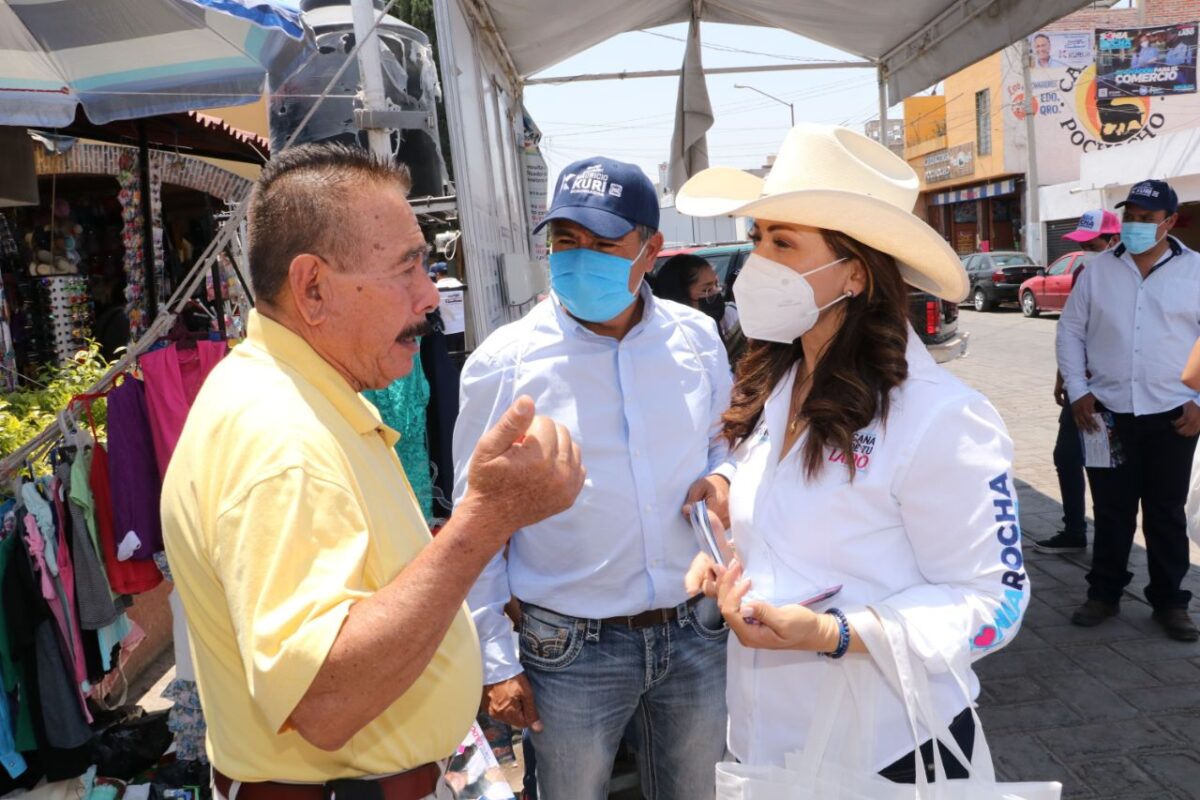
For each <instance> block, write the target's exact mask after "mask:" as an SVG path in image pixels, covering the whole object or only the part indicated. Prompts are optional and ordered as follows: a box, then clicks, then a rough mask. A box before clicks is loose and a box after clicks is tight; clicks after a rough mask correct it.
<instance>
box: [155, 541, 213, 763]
mask: <svg viewBox="0 0 1200 800" xmlns="http://www.w3.org/2000/svg"><path fill="white" fill-rule="evenodd" d="M154 561H155V563H156V564H158V568H159V569H160V570H162V573H163V577H165V578H166V579H167V580H168V581H170V582H172V583H174V582H175V580H174V578H173V577H172V576H171V565H170V564H169V563H168V562H167V556H166V553H158V554H157V555H155V557H154ZM168 602H169V603H170V604H171V621H172V628H171V629H172V632H173V634H174V641H175V680H173V681H171V682H170V683H169V684H167V688H166V689H164V690H163V693H162V696H163V697H164V698H166V699H167V700H170V701H172V703H173V705H172V706H171V711H170V714H169V715H168V719H167V727H168V728H170V730H171V733H172V734H174V736H175V757H176V758H177V759H179V760H180V761H203V762H206V763H207V762H208V755H207V753H206V752H205V749H204V737H205V735H206V734H207V732H208V724H207V723H206V722H205V720H204V709H203V708H201V706H200V692H199V690H198V689H197V688H196V668H195V666H194V665H193V664H192V648H191V642H190V641H189V639H188V629H187V615H186V614H185V613H184V609H183V601H182V600H181V599H180V598H179V591H178V590H176V589H174V588H172V589H171V595H170V597H169V598H168Z"/></svg>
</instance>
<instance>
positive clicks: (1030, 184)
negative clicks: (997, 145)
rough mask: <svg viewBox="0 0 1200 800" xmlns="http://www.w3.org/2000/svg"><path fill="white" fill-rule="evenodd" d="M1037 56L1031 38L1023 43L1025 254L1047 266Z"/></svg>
mask: <svg viewBox="0 0 1200 800" xmlns="http://www.w3.org/2000/svg"><path fill="white" fill-rule="evenodd" d="M1032 59H1033V54H1032V51H1031V50H1030V47H1029V39H1025V40H1023V41H1022V42H1021V77H1022V79H1023V80H1024V82H1025V139H1026V146H1025V153H1026V156H1027V161H1028V162H1029V163H1028V166H1027V167H1026V168H1025V237H1024V238H1025V242H1024V244H1025V251H1026V252H1027V253H1028V254H1029V257H1030V258H1032V259H1033V260H1034V262H1036V263H1038V264H1045V263H1046V252H1045V250H1046V248H1045V242H1044V241H1043V239H1042V220H1041V216H1042V215H1041V210H1040V209H1039V207H1038V171H1037V120H1036V112H1037V106H1036V104H1035V102H1034V99H1033V80H1032V79H1031V78H1030V75H1029V65H1030V63H1031V62H1032Z"/></svg>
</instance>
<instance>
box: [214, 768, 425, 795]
mask: <svg viewBox="0 0 1200 800" xmlns="http://www.w3.org/2000/svg"><path fill="white" fill-rule="evenodd" d="M441 776H442V771H441V770H440V769H438V766H437V765H436V764H424V765H422V766H420V767H417V768H416V769H410V770H408V771H407V772H401V773H400V774H399V775H389V776H388V777H386V778H368V779H362V780H342V781H330V782H329V783H324V784H321V783H277V782H275V781H262V782H256V783H242V784H241V785H240V786H239V787H238V792H237V797H236V800H357V798H356V796H359V797H363V798H366V797H374V798H375V799H376V800H424V798H426V797H428V796H430V795H432V794H433V793H434V792H436V791H437V783H438V780H439V779H440V778H441ZM213 785H214V786H216V788H217V791H218V792H219V793H220V794H221V796H222V797H224V798H225V800H235V798H233V797H232V796H231V795H230V792H232V791H233V779H232V778H230V777H228V776H226V775H223V774H221V773H220V772H218V771H217V769H216V768H215V767H214V768H213ZM360 790H361V791H360Z"/></svg>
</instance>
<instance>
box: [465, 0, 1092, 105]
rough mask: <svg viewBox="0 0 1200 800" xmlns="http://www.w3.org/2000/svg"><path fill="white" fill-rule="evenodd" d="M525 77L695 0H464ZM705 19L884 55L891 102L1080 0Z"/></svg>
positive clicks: (935, 3) (1003, 0)
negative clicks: (774, 30) (491, 28)
mask: <svg viewBox="0 0 1200 800" xmlns="http://www.w3.org/2000/svg"><path fill="white" fill-rule="evenodd" d="M463 3H464V5H466V6H473V7H474V9H475V11H476V12H477V13H478V14H479V15H480V16H482V17H483V18H484V19H485V20H488V22H489V23H494V27H495V31H496V41H495V42H494V43H495V44H496V45H497V47H498V48H499V49H500V50H501V52H502V53H506V54H507V57H508V59H509V61H510V63H511V65H512V67H513V69H514V71H515V72H516V76H514V77H519V78H527V77H529V76H531V75H533V74H534V73H537V72H540V71H542V70H544V69H547V68H548V67H552V66H554V65H555V64H557V63H559V62H560V61H563V60H564V59H567V58H569V57H571V56H573V55H575V54H576V53H580V52H582V51H584V50H586V49H588V48H589V47H591V46H593V45H596V44H599V43H600V42H603V41H605V40H606V39H609V38H611V37H613V36H616V35H617V34H620V33H625V32H627V31H635V30H641V29H643V28H653V27H656V26H658V25H667V24H670V23H676V22H688V21H689V20H691V19H692V16H693V0H656V2H646V1H645V0H586V2H582V1H581V0H574V1H573V2H564V0H463ZM699 5H700V14H699V18H700V20H701V21H703V22H723V23H731V24H738V25H757V26H761V27H772V28H782V29H784V30H788V31H791V32H793V33H796V34H799V35H801V36H804V37H807V38H809V39H813V40H815V41H818V42H821V43H823V44H827V45H829V46H830V47H836V48H837V49H839V50H843V51H845V52H847V53H853V54H855V55H858V56H861V57H863V58H866V59H870V60H871V61H875V62H877V63H879V65H880V67H881V70H882V73H883V76H884V77H885V79H886V80H887V83H888V93H889V95H890V96H891V97H892V98H894V99H895V100H899V99H900V98H903V97H907V96H909V95H912V94H915V93H917V92H919V91H921V90H923V89H926V88H928V87H930V86H932V85H934V84H935V83H937V82H938V81H940V80H942V79H943V78H945V77H946V76H947V75H951V74H953V73H955V72H957V71H958V70H960V69H962V68H963V67H965V66H967V65H969V64H973V63H975V62H976V61H978V60H979V59H981V58H983V57H984V56H987V55H989V54H991V53H994V52H996V51H997V50H999V49H1001V48H1002V47H1006V46H1007V45H1010V44H1012V43H1013V42H1016V41H1018V40H1020V39H1021V38H1023V37H1025V36H1028V35H1029V34H1031V33H1033V32H1034V31H1036V30H1038V29H1039V28H1041V27H1043V26H1044V25H1046V24H1047V23H1049V22H1051V21H1053V20H1056V19H1058V18H1060V17H1063V16H1065V15H1067V14H1069V13H1071V12H1072V11H1075V10H1077V9H1079V8H1081V7H1082V6H1085V5H1088V4H1087V3H1085V2H1081V1H1080V0H891V1H890V2H875V3H866V2H863V0H703V2H702V3H700V4H699Z"/></svg>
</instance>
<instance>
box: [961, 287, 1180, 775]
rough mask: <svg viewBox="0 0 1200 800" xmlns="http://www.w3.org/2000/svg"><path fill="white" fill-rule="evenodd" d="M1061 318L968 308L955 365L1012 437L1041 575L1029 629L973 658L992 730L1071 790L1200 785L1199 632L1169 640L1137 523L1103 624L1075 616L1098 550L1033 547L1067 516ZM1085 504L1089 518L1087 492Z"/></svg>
mask: <svg viewBox="0 0 1200 800" xmlns="http://www.w3.org/2000/svg"><path fill="white" fill-rule="evenodd" d="M1056 324H1057V317H1056V316H1046V317H1042V318H1038V319H1026V318H1024V317H1023V316H1022V315H1021V313H1020V312H1019V311H1015V310H1006V309H1001V310H999V311H996V312H991V313H984V314H980V313H977V312H975V311H971V310H964V311H963V312H962V315H961V316H960V318H959V328H960V330H964V331H968V332H969V333H970V336H971V339H970V348H969V351H968V355H967V356H966V357H965V358H962V359H958V360H956V361H954V362H952V363H951V364H948V365H947V366H948V368H949V369H950V370H951V371H952V372H953V373H955V374H956V375H957V376H958V377H959V378H961V379H962V380H963V381H965V382H966V383H968V384H969V385H971V386H973V387H974V388H976V389H978V390H979V391H981V392H983V393H984V394H985V395H987V397H988V398H989V399H990V400H991V401H992V403H993V404H994V405H995V406H996V408H997V409H998V410H999V411H1000V414H1001V415H1002V416H1003V417H1004V421H1005V422H1006V423H1007V425H1008V429H1009V433H1010V434H1011V435H1012V437H1013V440H1014V442H1015V446H1016V465H1015V475H1016V479H1017V486H1018V493H1019V497H1020V515H1021V526H1022V529H1023V531H1024V538H1025V560H1026V561H1025V563H1026V569H1027V570H1028V572H1029V575H1030V580H1031V582H1032V587H1033V595H1032V600H1031V601H1030V605H1029V609H1028V611H1027V612H1026V614H1025V621H1024V625H1023V627H1022V629H1021V631H1020V633H1018V634H1017V636H1016V638H1015V639H1014V640H1013V641H1012V642H1011V643H1010V644H1009V645H1008V646H1007V647H1006V648H1005V649H1003V650H1001V651H1000V652H998V653H996V654H994V655H990V656H987V657H986V658H984V659H983V660H981V661H979V662H978V663H977V664H976V669H977V672H978V674H979V677H980V680H981V682H982V685H983V694H982V696H981V698H980V716H981V718H982V720H983V725H984V730H985V731H986V732H987V735H988V743H989V745H990V746H991V749H992V755H993V758H994V760H995V762H996V767H997V771H998V772H999V774H1000V776H1001V777H1002V778H1003V779H1005V780H1058V781H1062V783H1063V797H1064V798H1077V797H1078V798H1166V797H1180V798H1183V797H1186V798H1200V745H1198V744H1197V742H1198V741H1200V645H1197V644H1183V643H1180V642H1175V641H1171V640H1169V639H1167V638H1166V636H1165V635H1164V634H1163V633H1162V631H1161V629H1160V628H1159V627H1158V625H1157V624H1155V623H1154V622H1153V621H1152V620H1151V619H1150V606H1149V605H1148V604H1147V603H1146V602H1145V600H1144V599H1143V597H1142V595H1141V589H1142V587H1144V586H1145V585H1146V582H1147V579H1146V569H1145V550H1144V541H1143V540H1142V539H1141V535H1140V534H1139V536H1138V541H1137V544H1136V545H1135V547H1134V555H1133V557H1132V558H1131V562H1132V564H1133V566H1131V570H1132V571H1133V572H1134V574H1135V577H1134V579H1133V582H1132V583H1131V584H1130V586H1129V591H1127V592H1126V597H1125V599H1124V600H1123V601H1122V604H1121V605H1122V608H1121V615H1120V616H1119V617H1117V618H1116V619H1113V620H1109V621H1108V622H1106V623H1104V624H1102V625H1100V626H1098V627H1095V628H1079V627H1076V626H1074V625H1071V624H1070V614H1071V611H1072V610H1073V609H1074V608H1075V607H1076V606H1077V605H1079V604H1080V603H1082V602H1083V600H1084V599H1085V591H1086V583H1085V581H1084V575H1085V574H1086V572H1087V567H1088V560H1089V556H1088V555H1080V556H1072V557H1069V558H1065V557H1063V556H1046V555H1041V554H1039V553H1037V552H1036V551H1034V549H1033V544H1032V542H1033V540H1034V539H1040V538H1043V537H1045V536H1050V535H1053V534H1054V532H1055V531H1056V530H1057V529H1058V528H1060V527H1061V514H1062V508H1061V505H1060V500H1061V498H1060V495H1059V490H1058V481H1057V478H1056V476H1055V471H1054V462H1053V457H1052V452H1053V449H1054V440H1055V436H1056V434H1057V429H1058V411H1059V409H1058V406H1056V405H1055V404H1054V400H1053V397H1052V393H1053V388H1054V372H1055V364H1054V330H1055V326H1056ZM1088 510H1089V514H1088V517H1089V525H1090V522H1091V513H1090V512H1091V499H1090V498H1089V500H1088ZM1090 538H1091V534H1090V531H1089V539H1090ZM1192 554H1193V558H1192V563H1193V567H1192V572H1191V575H1190V576H1189V578H1188V581H1187V587H1188V588H1191V589H1192V590H1193V591H1197V592H1200V569H1197V568H1196V566H1194V565H1195V564H1197V563H1200V558H1197V556H1200V553H1198V552H1197V550H1196V548H1194V547H1193V549H1192ZM1198 611H1200V602H1197V601H1193V607H1192V612H1193V614H1195V613H1197V612H1198Z"/></svg>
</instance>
